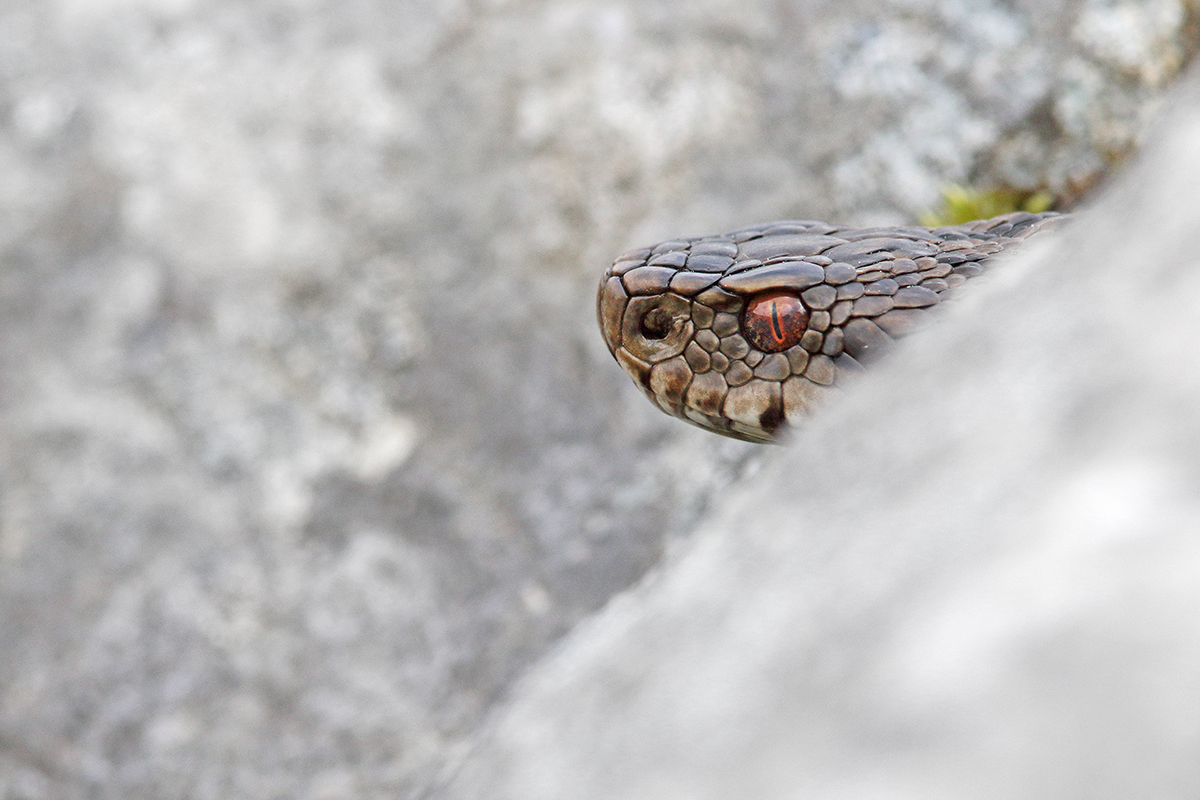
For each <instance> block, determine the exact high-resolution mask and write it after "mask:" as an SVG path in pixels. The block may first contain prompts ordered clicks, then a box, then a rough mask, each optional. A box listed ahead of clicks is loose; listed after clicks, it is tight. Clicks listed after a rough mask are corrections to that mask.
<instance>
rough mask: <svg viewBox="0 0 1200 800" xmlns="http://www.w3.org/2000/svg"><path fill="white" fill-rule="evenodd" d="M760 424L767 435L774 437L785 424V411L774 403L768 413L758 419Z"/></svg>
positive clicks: (765, 412)
mask: <svg viewBox="0 0 1200 800" xmlns="http://www.w3.org/2000/svg"><path fill="white" fill-rule="evenodd" d="M758 424H759V425H761V426H762V429H763V430H764V431H766V432H767V433H769V434H771V435H774V434H776V433H778V432H779V428H780V427H781V426H782V425H784V424H785V422H784V416H783V409H782V408H781V407H780V406H778V405H776V404H774V403H772V404H771V406H770V407H769V408H767V410H766V411H764V412H763V413H762V415H761V416H760V417H759V418H758Z"/></svg>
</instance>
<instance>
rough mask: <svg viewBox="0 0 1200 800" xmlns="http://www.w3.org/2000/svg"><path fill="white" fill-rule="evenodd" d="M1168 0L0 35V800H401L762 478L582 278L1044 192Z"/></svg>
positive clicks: (464, 11) (146, 3)
mask: <svg viewBox="0 0 1200 800" xmlns="http://www.w3.org/2000/svg"><path fill="white" fill-rule="evenodd" d="M1196 15H1197V8H1196V6H1195V4H1194V3H1193V2H1184V0H1142V1H1140V2H1116V1H1115V0H1056V1H1055V2H1041V1H1039V2H1034V1H1033V0H1018V2H1001V0H994V1H993V2H988V1H987V0H944V1H942V2H933V1H932V0H930V1H928V2H923V1H922V0H892V1H891V2H884V3H880V2H865V1H861V2H860V1H856V0H851V1H850V2H846V0H843V2H839V3H832V2H820V1H819V0H792V1H791V2H768V1H767V0H761V1H759V2H749V3H745V2H739V3H734V2H718V1H717V0H707V1H706V2H690V3H684V2H681V1H679V0H675V1H672V0H658V1H652V2H641V3H629V2H618V1H617V0H601V1H600V2H588V3H583V2H571V1H570V0H545V2H521V1H520V0H513V1H512V2H504V1H503V0H491V1H490V2H484V1H483V0H480V1H478V2H467V1H466V0H462V2H458V1H456V0H440V1H434V0H430V1H429V2H393V3H389V2H382V1H381V0H374V2H367V0H341V1H340V2H321V1H320V0H274V1H273V2H272V1H271V0H255V2H220V1H219V0H214V1H213V2H203V1H202V0H46V1H38V0H9V1H8V2H4V3H0V641H2V642H3V647H2V648H0V797H3V798H4V800H10V799H11V800H18V798H19V799H20V800H24V799H25V798H30V799H31V800H32V799H33V798H59V797H62V798H75V797H144V798H170V797H188V798H225V799H227V798H240V797H246V798H275V797H277V798H313V799H314V800H318V799H320V800H324V799H326V798H350V797H353V798H374V797H389V798H394V797H414V796H418V795H419V794H420V793H421V792H422V791H424V789H425V787H427V786H428V785H429V783H430V781H431V780H432V779H433V776H435V775H436V774H437V773H438V772H439V770H441V769H442V767H443V765H444V764H445V763H446V759H447V758H448V757H449V756H451V755H452V754H454V753H456V752H457V751H458V750H459V749H460V748H461V746H462V745H463V744H464V743H465V742H467V741H468V740H469V738H470V736H471V734H472V732H473V731H474V730H475V728H476V726H477V725H478V724H479V722H480V720H481V719H482V718H483V715H484V714H486V713H487V712H488V711H489V710H490V709H492V708H493V707H495V706H496V704H497V703H498V702H500V701H501V700H502V699H503V698H504V697H505V694H506V692H507V691H508V690H509V688H510V687H511V686H512V683H513V681H514V679H515V678H516V677H517V676H519V675H521V674H522V673H523V672H525V671H526V670H527V669H528V668H529V666H530V665H531V664H532V663H534V662H535V661H536V660H537V659H538V658H539V657H540V656H542V655H543V654H544V653H545V652H546V651H547V649H548V647H549V646H550V645H551V644H552V643H554V642H555V641H556V640H557V639H558V638H559V637H560V636H561V635H562V634H563V633H564V632H566V631H568V630H570V629H571V627H572V626H573V625H574V624H575V623H576V622H577V621H579V620H580V619H582V618H584V617H586V616H587V615H589V614H590V613H592V612H593V611H595V610H596V609H598V608H600V607H601V606H602V605H603V604H604V603H605V602H606V601H607V600H608V598H610V597H612V596H613V595H614V594H615V593H617V592H620V591H622V590H623V589H625V588H627V587H629V586H631V585H632V584H634V583H635V582H637V581H638V579H639V578H640V577H641V576H642V575H643V574H644V573H645V572H646V571H647V569H649V568H650V567H651V566H653V565H654V564H655V563H656V562H657V561H658V560H659V558H660V557H661V555H662V553H663V552H664V550H665V549H668V548H670V547H671V546H672V543H673V542H677V541H679V540H681V538H682V537H684V536H686V534H687V533H688V531H690V530H691V529H692V528H693V527H694V526H695V524H696V523H697V521H698V520H700V519H701V518H702V517H703V515H704V513H705V509H706V507H707V504H708V502H709V498H710V497H711V493H712V492H714V491H716V490H717V489H719V488H721V487H723V486H725V485H726V484H728V483H730V482H731V481H736V480H738V479H739V476H741V475H743V473H744V472H745V470H746V469H747V468H748V466H751V467H752V466H753V462H754V461H755V459H757V458H759V457H760V456H759V455H758V452H759V451H756V450H755V448H754V447H752V446H750V445H743V444H740V443H736V442H724V441H721V440H717V439H716V438H715V437H711V436H708V435H706V434H704V433H703V432H701V431H697V430H692V429H689V428H687V427H685V426H683V425H680V424H678V423H676V422H673V421H672V420H670V419H668V418H666V417H665V416H664V415H661V414H659V413H658V412H657V411H655V410H654V409H653V408H651V407H650V406H649V404H647V403H646V402H645V401H644V399H642V398H641V397H640V395H639V394H638V393H637V392H636V391H635V390H634V389H633V387H632V386H627V385H626V379H625V378H624V376H623V375H622V373H621V372H620V370H619V369H617V368H616V366H615V365H614V364H612V363H611V361H610V359H609V357H608V355H607V353H606V352H605V351H604V348H603V345H602V344H601V342H600V340H599V337H598V336H597V334H596V332H595V329H594V322H593V312H592V302H593V299H592V292H593V287H594V281H595V280H596V276H597V274H598V271H599V270H600V269H601V268H602V266H603V265H604V264H605V262H606V261H607V260H608V259H609V258H611V257H612V255H613V254H615V253H617V252H620V251H621V250H623V249H626V248H627V247H629V246H633V245H638V244H644V243H646V242H649V241H654V240H656V239H661V238H666V237H669V236H672V235H676V234H680V233H689V232H691V233H702V232H707V231H714V230H721V229H727V228H732V227H736V226H738V225H741V224H745V223H749V222H752V221H755V220H757V219H763V218H782V217H789V216H792V217H809V218H811V217H817V218H830V219H837V220H839V221H849V222H854V223H862V224H877V223H899V222H907V221H911V220H912V219H914V218H915V216H916V215H917V214H918V213H919V212H920V211H922V210H924V209H925V208H927V207H929V206H930V205H933V204H934V203H936V201H937V197H938V192H939V190H940V188H941V187H942V186H943V185H944V184H945V183H947V182H951V181H955V182H967V183H972V184H975V185H982V186H988V185H993V184H994V185H1002V186H1009V187H1015V188H1019V189H1036V188H1048V189H1050V190H1051V191H1053V192H1054V193H1056V194H1057V195H1058V196H1060V197H1062V198H1065V199H1068V200H1071V199H1074V198H1077V197H1079V196H1081V194H1083V193H1085V192H1086V191H1087V190H1088V189H1089V188H1090V187H1092V186H1094V185H1095V184H1096V183H1097V182H1098V181H1099V180H1100V179H1101V178H1102V176H1104V175H1105V174H1106V170H1107V169H1108V167H1109V165H1110V164H1113V163H1115V162H1116V161H1118V160H1119V159H1120V158H1121V157H1123V155H1124V154H1125V153H1127V152H1128V151H1129V150H1130V148H1132V147H1133V146H1134V145H1135V144H1136V142H1137V140H1138V137H1139V136H1140V134H1141V131H1142V130H1143V129H1144V127H1145V125H1146V123H1147V121H1148V120H1149V119H1150V118H1151V117H1152V116H1153V114H1154V112H1155V110H1156V108H1157V106H1158V105H1159V102H1160V100H1161V98H1162V96H1163V93H1164V92H1165V91H1166V88H1167V86H1168V84H1169V83H1170V80H1171V78H1172V76H1173V75H1174V74H1175V73H1176V72H1177V71H1178V70H1179V69H1180V68H1181V67H1182V65H1183V64H1184V63H1185V62H1186V61H1187V59H1188V58H1189V57H1190V55H1191V53H1192V51H1193V50H1194V49H1195V46H1196Z"/></svg>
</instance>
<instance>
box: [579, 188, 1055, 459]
mask: <svg viewBox="0 0 1200 800" xmlns="http://www.w3.org/2000/svg"><path fill="white" fill-rule="evenodd" d="M1069 218H1070V217H1069V215H1065V214H1060V213H1057V212H1053V211H1047V212H1042V213H1030V212H1013V213H1009V214H1004V215H1001V216H997V217H993V218H991V219H985V220H976V221H974V222H968V223H965V224H961V225H949V226H942V227H876V228H851V227H841V226H837V225H830V224H826V223H824V222H818V221H814V220H781V221H777V222H769V223H762V224H758V225H751V226H748V227H744V228H739V229H738V230H734V231H730V232H728V233H723V234H719V235H712V236H694V237H681V238H678V239H671V240H669V241H664V242H659V243H657V244H655V245H652V246H650V247H641V248H637V249H634V250H630V251H629V252H627V253H623V254H622V255H620V256H618V257H617V258H616V259H614V260H613V262H612V265H611V266H609V267H608V269H607V270H605V272H604V276H603V277H602V278H601V280H600V286H599V290H598V292H597V298H596V315H597V319H598V321H599V324H600V330H601V333H602V334H603V336H604V341H605V343H606V344H607V345H608V349H609V351H610V352H611V353H612V355H613V357H614V358H615V359H616V361H617V363H618V364H620V365H621V367H622V368H623V369H624V370H625V372H626V373H628V374H629V376H630V377H631V378H632V379H633V381H634V383H635V384H636V385H637V386H638V388H640V389H641V390H642V392H643V393H644V394H645V395H646V396H647V397H648V398H649V399H650V400H651V401H652V402H653V403H654V404H655V405H656V406H658V407H659V408H660V409H662V410H663V411H665V412H666V413H668V414H671V415H673V416H675V417H678V418H679V419H682V420H684V421H686V422H689V423H691V424H693V425H698V426H700V427H701V428H704V429H706V430H709V431H712V432H714V433H719V434H722V435H724V436H730V437H733V438H735V439H742V440H746V441H752V442H779V441H780V440H781V439H782V438H783V437H784V436H785V434H786V433H787V431H788V430H789V429H790V428H792V427H794V426H796V425H797V424H799V423H800V422H801V420H803V419H805V418H806V417H807V416H808V415H810V414H811V413H812V411H813V410H814V409H816V408H818V407H820V406H821V405H823V404H824V403H825V402H826V401H827V399H828V398H829V396H830V395H831V394H832V393H833V392H834V391H836V390H837V389H838V388H840V387H841V386H842V385H843V384H845V383H846V382H847V381H848V380H851V379H852V378H853V377H854V376H856V375H858V374H860V373H861V372H863V370H864V368H865V367H868V366H870V365H871V364H873V363H875V362H876V361H877V360H878V359H880V358H881V357H884V356H885V355H886V354H887V353H888V351H889V350H891V349H892V348H893V346H894V345H895V343H896V341H897V340H899V339H902V338H903V337H905V336H907V335H908V334H910V333H912V332H913V331H916V330H919V329H921V328H923V327H925V325H926V324H927V323H928V322H929V321H930V317H931V316H933V314H934V310H935V308H936V307H937V306H938V305H939V304H940V303H942V302H944V301H945V300H946V299H947V298H949V297H951V296H952V295H953V294H954V293H955V292H956V290H958V288H959V287H960V286H962V285H963V284H964V283H966V282H967V281H968V280H970V279H971V278H973V277H975V276H977V275H980V274H982V273H984V272H985V270H986V269H987V267H988V265H989V262H991V260H992V259H993V258H994V257H995V256H997V255H998V254H1000V253H1002V252H1006V251H1009V250H1011V249H1012V248H1013V247H1014V246H1015V245H1017V244H1019V243H1021V242H1023V241H1025V240H1027V239H1028V238H1029V237H1031V236H1033V235H1034V234H1036V233H1039V232H1041V231H1045V230H1049V229H1052V228H1055V227H1058V226H1059V225H1060V224H1062V223H1063V222H1064V221H1065V220H1067V219H1069Z"/></svg>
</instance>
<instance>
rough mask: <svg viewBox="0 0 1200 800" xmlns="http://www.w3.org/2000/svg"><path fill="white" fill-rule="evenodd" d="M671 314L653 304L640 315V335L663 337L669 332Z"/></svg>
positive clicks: (649, 337)
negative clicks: (643, 314)
mask: <svg viewBox="0 0 1200 800" xmlns="http://www.w3.org/2000/svg"><path fill="white" fill-rule="evenodd" d="M672 321H673V320H672V318H671V315H670V314H669V313H668V312H667V311H665V310H663V308H662V307H661V306H655V307H654V308H652V309H650V310H649V311H647V312H646V314H645V316H643V317H642V325H641V328H642V335H643V336H645V337H646V338H647V339H665V338H666V336H667V334H668V333H670V332H671V323H672Z"/></svg>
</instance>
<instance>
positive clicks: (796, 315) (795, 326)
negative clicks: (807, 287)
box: [742, 292, 808, 353]
mask: <svg viewBox="0 0 1200 800" xmlns="http://www.w3.org/2000/svg"><path fill="white" fill-rule="evenodd" d="M806 330H808V309H807V308H805V307H804V303H802V302H801V301H800V298H799V297H797V296H796V295H794V294H791V293H790V292H767V293H765V294H761V295H759V296H757V297H755V298H753V299H752V300H751V301H750V303H749V304H748V305H747V306H746V310H745V312H744V313H743V315H742V335H743V336H744V337H745V338H746V341H747V342H749V343H750V346H751V347H753V348H755V349H756V350H758V351H759V352H761V353H778V352H781V351H783V350H787V349H788V348H789V347H792V346H794V345H796V344H798V343H799V342H800V337H801V336H803V335H804V332H805V331H806Z"/></svg>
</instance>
